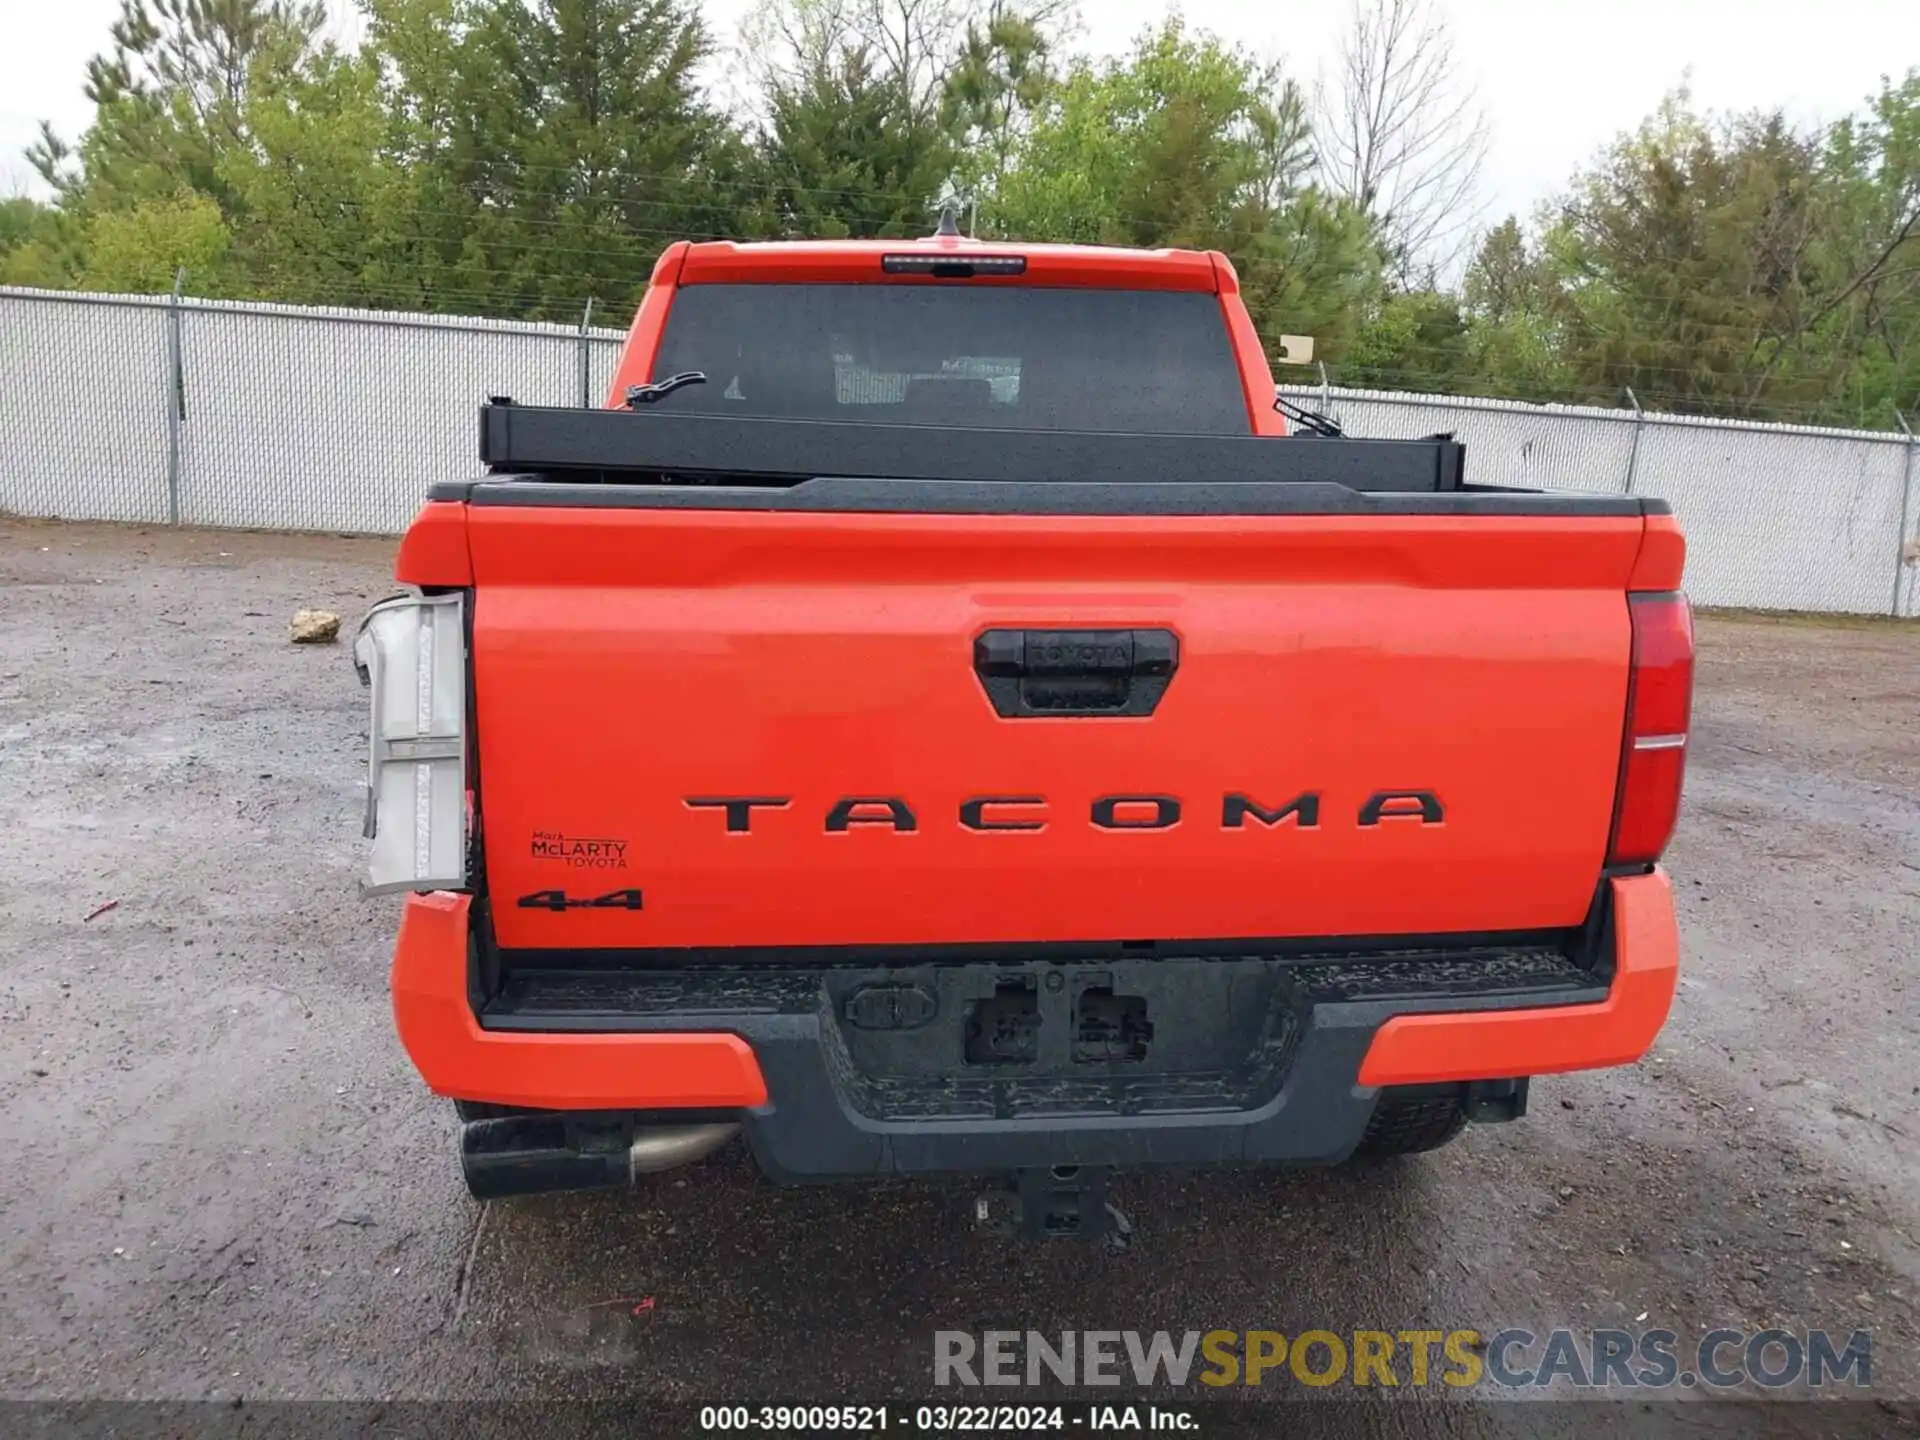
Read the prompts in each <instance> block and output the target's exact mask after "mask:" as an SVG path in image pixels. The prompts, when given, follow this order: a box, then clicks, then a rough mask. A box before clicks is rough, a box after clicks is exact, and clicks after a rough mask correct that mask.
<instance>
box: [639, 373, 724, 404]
mask: <svg viewBox="0 0 1920 1440" xmlns="http://www.w3.org/2000/svg"><path fill="white" fill-rule="evenodd" d="M706 383H707V372H706V371H704V370H682V371H681V372H680V373H679V374H678V375H669V376H668V377H667V378H666V379H664V380H656V381H654V382H653V384H651V385H629V386H627V408H628V409H629V410H638V409H639V408H640V407H641V406H642V405H651V404H653V402H654V401H656V400H658V399H660V398H661V397H662V396H663V395H671V394H672V393H673V392H674V391H676V390H678V389H681V388H682V387H683V386H687V385H704V384H706Z"/></svg>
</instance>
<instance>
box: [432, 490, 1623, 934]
mask: <svg viewBox="0 0 1920 1440" xmlns="http://www.w3.org/2000/svg"><path fill="white" fill-rule="evenodd" d="M469 528H470V547H471V552H472V555H473V564H474V574H475V580H476V586H477V588H476V592H475V602H474V612H473V625H474V666H475V682H476V683H475V689H476V695H477V707H478V709H477V715H476V720H477V724H476V737H477V743H478V747H479V759H480V773H481V775H482V777H483V780H484V806H485V824H486V855H487V866H488V880H489V882H490V885H491V889H492V891H493V893H494V895H495V896H496V897H499V898H498V899H497V902H496V908H495V912H494V913H495V923H496V928H497V931H498V935H499V939H500V943H501V944H502V945H504V946H507V947H509V948H512V947H528V946H549V945H552V946H587V947H594V946H646V947H652V946H737V945H754V946H762V945H764V946H796V945H846V944H860V943H867V944H903V945H904V944H916V943H953V942H967V941H974V942H992V941H1007V942H1022V941H1024V942H1034V941H1056V940H1126V939H1154V940H1169V939H1199V938H1215V937H1253V936H1273V937H1280V936H1316V937H1324V936H1340V935H1362V934H1364V935H1381V934H1393V933H1436V932H1457V931H1479V930H1506V931H1511V930H1519V929H1530V928H1536V927H1539V928H1546V927H1556V926H1570V925H1575V924H1578V923H1579V922H1580V920H1581V918H1582V916H1583V915H1584V914H1585V913H1586V910H1587V907H1588V904H1589V902H1590V901H1591V899H1592V895H1593V886H1594V883H1595V879H1596V877H1597V876H1598V874H1599V872H1600V868H1601V864H1602V859H1603V856H1602V852H1603V850H1604V848H1605V844H1606V837H1607V834H1608V828H1609V820H1610V816H1611V813H1612V807H1613V801H1614V790H1615V785H1616V782H1617V771H1618V757H1619V745H1620V735H1621V728H1622V721H1623V712H1624V706H1625V698H1626V681H1627V658H1628V645H1629V623H1628V617H1627V610H1626V602H1625V594H1624V592H1625V590H1626V587H1627V583H1628V580H1629V577H1630V575H1631V573H1632V572H1633V569H1634V565H1635V563H1636V558H1637V557H1638V556H1639V554H1640V552H1641V547H1642V522H1641V521H1640V520H1639V519H1638V518H1635V517H1622V518H1617V519H1616V518H1607V517H1594V516H1573V517H1567V518H1546V517H1540V518H1533V517H1529V518H1518V517H1516V518H1498V517H1484V516H1475V517H1400V516H1379V515H1365V516H1314V517H1269V518H1252V517H1222V518H1208V517H1155V518H1136V517H1125V518H1096V517H1013V516H1010V517H979V516H940V515H902V516H888V515H843V514H804V513H787V514H753V513H741V512H722V511H648V510H613V509H609V510H576V509H564V510H542V509H492V508H487V507H474V508H473V509H472V510H471V511H470V515H469ZM996 626H999V627H1013V628H1046V627H1049V626H1062V627H1066V626H1071V627H1082V628H1092V627H1101V626H1113V627H1129V628H1131V627H1164V628H1166V629H1168V630H1171V631H1173V632H1174V633H1175V634H1176V635H1177V636H1178V637H1179V639H1180V644H1181V659H1180V665H1179V669H1178V672H1177V674H1176V675H1175V677H1174V679H1173V682H1172V684H1171V686H1170V688H1169V689H1168V691H1167V693H1166V696H1165V698H1164V700H1163V701H1162V702H1161V704H1160V706H1159V709H1158V711H1157V712H1156V713H1155V714H1154V715H1152V716H1150V717H1144V718H1139V719H1122V718H1110V717H1103V718H1092V719H1086V718H1080V719H1054V718H1046V719H1011V720H1010V719H1001V718H999V717H998V716H996V715H995V713H994V711H993V710H992V708H991V707H990V705H989V704H988V702H987V699H986V696H985V694H984V692H983V690H982V688H981V685H980V682H979V680H978V678H977V677H976V675H975V673H974V670H973V662H972V644H973V641H974V638H975V637H976V636H977V635H978V634H979V633H980V632H981V631H983V630H985V629H988V628H990V627H996ZM1401 790H1423V791H1428V792H1431V793H1432V794H1433V795H1435V796H1437V797H1438V798H1439V800H1440V801H1441V802H1442V804H1443V805H1444V816H1443V818H1442V820H1441V821H1440V823H1437V824H1427V823H1423V822H1422V820H1421V819H1419V818H1417V817H1416V818H1400V819H1387V820H1384V821H1382V822H1381V823H1379V824H1377V825H1373V826H1363V825H1361V824H1360V823H1359V821H1358V817H1359V813H1360V811H1361V808H1362V806H1363V805H1364V804H1365V802H1366V801H1367V799H1368V798H1369V796H1370V795H1373V794H1375V793H1378V792H1382V791H1401ZM1230 792H1234V793H1242V794H1245V795H1247V796H1249V797H1250V798H1252V799H1253V800H1255V801H1257V802H1259V803H1261V804H1263V805H1266V806H1269V807H1276V806H1280V805H1283V804H1285V803H1286V802H1287V801H1288V800H1290V799H1292V798H1293V797H1295V796H1297V795H1300V794H1302V793H1307V792H1312V793H1314V794H1317V795H1318V796H1319V797H1320V802H1319V803H1320V815H1319V823H1318V825H1317V826H1315V827H1313V828H1302V827H1301V826H1299V825H1298V824H1297V823H1295V822H1293V821H1288V822H1283V823H1281V824H1279V825H1277V826H1274V827H1272V828H1267V827H1265V826H1262V825H1260V824H1257V823H1250V824H1248V825H1246V826H1245V827H1243V828H1240V829H1229V828H1226V827H1224V826H1223V824H1222V813H1221V809H1222V801H1223V798H1224V796H1225V795H1226V794H1227V793H1230ZM729 795H731V796H759V797H780V798H784V799H786V800H787V802H788V803H787V804H786V806H785V807H784V808H780V809H772V808H765V809H760V810H757V811H755V812H754V814H753V817H752V829H751V831H750V833H746V834H738V833H728V831H727V829H726V822H725V817H724V815H723V814H722V813H721V812H719V811H718V810H715V809H710V808H709V809H698V810H696V809H690V808H689V807H688V806H687V805H686V804H685V801H686V799H687V798H688V797H714V796H729ZM989 795H998V796H1015V795H1030V796H1044V797H1045V798H1046V805H1045V807H1044V809H1041V808H1040V807H1028V808H1025V809H1022V810H1021V812H1020V816H1019V818H1023V819H1033V818H1044V820H1045V822H1046V823H1045V825H1044V827H1043V828H1041V829H1038V830H1026V831H1018V832H998V833H982V832H979V831H972V830H968V829H966V828H964V827H963V826H962V825H961V824H960V823H959V821H958V814H959V808H960V806H961V805H962V803H963V802H964V801H966V800H968V799H970V798H974V797H979V796H989ZM1112 795H1164V796H1173V797H1177V798H1178V799H1179V800H1180V801H1181V807H1182V808H1181V818H1180V820H1179V823H1177V824H1176V825H1173V826H1172V827H1171V828H1168V829H1164V830H1153V831H1145V830H1124V831H1116V830H1106V829H1100V828H1098V827H1096V826H1095V825H1094V824H1092V823H1091V820H1090V807H1091V806H1092V803H1093V802H1094V801H1095V800H1097V799H1099V798H1101V797H1103V796H1112ZM860 796H891V797H898V798H900V799H902V800H904V801H906V802H907V804H908V805H909V806H910V807H911V809H912V811H913V815H914V819H915V822H916V823H915V828H914V830H913V831H912V833H900V832H898V831H896V830H895V829H893V828H890V827H881V826H869V825H854V826H851V827H850V828H849V829H848V830H847V831H846V832H845V833H827V831H826V829H825V823H824V822H825V818H826V816H827V814H828V812H829V810H830V809H831V808H832V807H833V806H834V804H835V803H836V802H837V801H839V800H842V799H845V798H848V797H860ZM537 834H540V835H546V836H564V837H580V838H595V839H612V840H617V841H619V842H621V846H622V850H621V864H620V865H619V866H618V867H615V868H595V869H588V870H584V871H582V870H575V869H571V868H569V867H568V865H567V864H566V863H565V862H564V861H560V860H556V859H553V858H549V856H547V855H541V854H538V853H536V847H535V843H534V842H535V837H536V835H537ZM624 886H633V887H638V888H640V889H642V890H643V892H644V896H645V908H644V909H643V910H641V911H638V912H635V911H628V910H624V909H597V910H596V909H572V910H568V911H565V912H561V913H555V912H552V911H548V910H543V909H528V908H520V907H517V906H515V905H514V904H512V903H511V899H510V898H509V897H519V896H523V895H528V894H532V893H534V892H537V891H542V890H547V889H553V888H565V889H566V890H567V891H568V892H569V893H570V894H594V893H600V892H602V891H606V890H612V889H614V888H617V887H624Z"/></svg>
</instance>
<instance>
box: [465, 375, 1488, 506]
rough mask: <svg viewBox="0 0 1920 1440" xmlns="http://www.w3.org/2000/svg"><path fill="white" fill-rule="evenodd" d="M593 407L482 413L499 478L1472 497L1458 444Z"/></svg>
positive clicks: (487, 458) (505, 408)
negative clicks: (1263, 488) (1323, 489)
mask: <svg viewBox="0 0 1920 1440" xmlns="http://www.w3.org/2000/svg"><path fill="white" fill-rule="evenodd" d="M659 403H660V408H658V409H655V408H651V407H649V408H648V409H645V410H632V411H630V410H580V409H565V408H560V407H556V406H539V405H515V404H513V403H512V402H511V401H495V402H493V403H491V404H487V405H483V406H482V407H481V409H480V459H481V461H482V462H483V463H484V464H485V465H486V466H487V468H488V470H489V471H491V472H492V473H494V474H496V475H504V474H513V475H518V476H522V477H528V476H533V475H538V476H550V477H551V478H552V479H553V480H554V481H556V482H560V483H570V484H575V485H578V484H582V483H587V484H593V483H612V484H623V485H660V484H673V483H675V482H682V483H692V484H709V485H710V484H722V485H728V486H753V487H758V486H771V487H785V486H794V485H799V484H801V483H803V482H807V481H812V480H815V479H818V478H823V477H833V478H838V479H850V480H863V479H864V480H878V479H886V480H902V481H966V482H996V483H1002V484H1014V485H1042V484H1061V485H1102V486H1106V485H1153V486H1167V485H1184V484H1198V485H1210V486H1234V485H1248V484H1255V485H1272V484H1276V483H1284V484H1302V485H1313V486H1328V485H1336V486H1341V487H1344V488H1345V489H1347V490H1352V491H1359V492H1364V493H1369V494H1374V493H1381V494H1427V495H1431V494H1439V493H1443V492H1449V491H1458V490H1459V489H1460V488H1461V469H1462V461H1463V459H1464V456H1465V447H1464V446H1462V445H1460V444H1458V443H1457V442H1455V441H1453V440H1447V439H1433V440H1355V439H1347V438H1344V437H1343V438H1339V439H1324V438H1319V437H1307V436H1293V437H1288V438H1286V439H1279V438H1275V437H1272V436H1264V437H1262V436H1253V435H1128V434H1107V433H1094V432H1090V431H1078V430H1073V431H1062V430H990V429H985V428H978V427H972V426H932V425H869V424H856V423H847V422H842V421H829V420H777V419H765V418H750V417H739V418H736V417H733V416H729V415H677V414H675V413H673V412H672V410H671V409H668V408H666V407H669V406H671V405H672V404H673V401H672V399H671V398H667V399H664V400H662V401H661V402H659Z"/></svg>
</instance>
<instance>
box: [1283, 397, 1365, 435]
mask: <svg viewBox="0 0 1920 1440" xmlns="http://www.w3.org/2000/svg"><path fill="white" fill-rule="evenodd" d="M1273 408H1274V409H1276V410H1278V411H1279V412H1280V413H1281V414H1282V415H1284V416H1286V417H1287V418H1288V419H1289V420H1291V421H1293V422H1294V423H1295V424H1296V425H1298V426H1299V427H1300V428H1301V429H1303V430H1305V431H1306V432H1307V433H1308V434H1310V435H1320V436H1324V437H1325V438H1327V439H1329V440H1338V439H1340V438H1342V437H1344V436H1345V435H1346V433H1347V432H1346V431H1344V430H1342V429H1341V428H1340V425H1339V422H1338V421H1336V420H1334V419H1333V418H1332V417H1330V416H1327V415H1322V414H1321V413H1320V412H1319V411H1318V410H1309V409H1307V408H1306V407H1305V406H1304V405H1296V404H1294V403H1293V402H1292V401H1291V400H1289V399H1287V398H1286V397H1285V396H1282V395H1276V396H1274V397H1273Z"/></svg>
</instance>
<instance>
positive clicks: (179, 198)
mask: <svg viewBox="0 0 1920 1440" xmlns="http://www.w3.org/2000/svg"><path fill="white" fill-rule="evenodd" d="M232 240H233V237H232V236H231V235H229V234H228V232H227V226H226V221H225V219H224V218H223V217H222V216H221V214H220V207H219V206H218V205H216V204H215V203H214V202H213V201H212V200H211V199H209V198H208V197H207V196H205V195H200V194H196V193H195V192H194V191H192V190H182V191H180V192H179V193H178V194H177V195H172V196H167V197H164V198H158V199H150V200H141V201H140V202H138V203H137V204H135V205H133V206H131V207H129V208H127V209H124V210H107V211H102V212H100V213H98V214H96V215H95V216H94V217H93V218H92V220H91V221H90V222H89V223H88V226H87V249H86V255H87V259H86V268H85V269H84V270H82V271H81V272H80V276H79V281H80V284H81V285H82V286H83V287H84V288H86V289H88V290H111V291H117V292H121V293H125V294H134V295H154V294H163V293H165V292H166V291H168V290H171V289H172V288H173V281H174V272H175V271H176V270H179V269H185V270H186V271H188V273H190V274H191V275H192V276H193V281H194V293H195V294H196V295H223V294H228V293H230V292H231V290H232V288H233V280H234V277H233V274H232V271H231V268H230V267H229V265H228V251H229V249H230V247H231V245H232Z"/></svg>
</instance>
